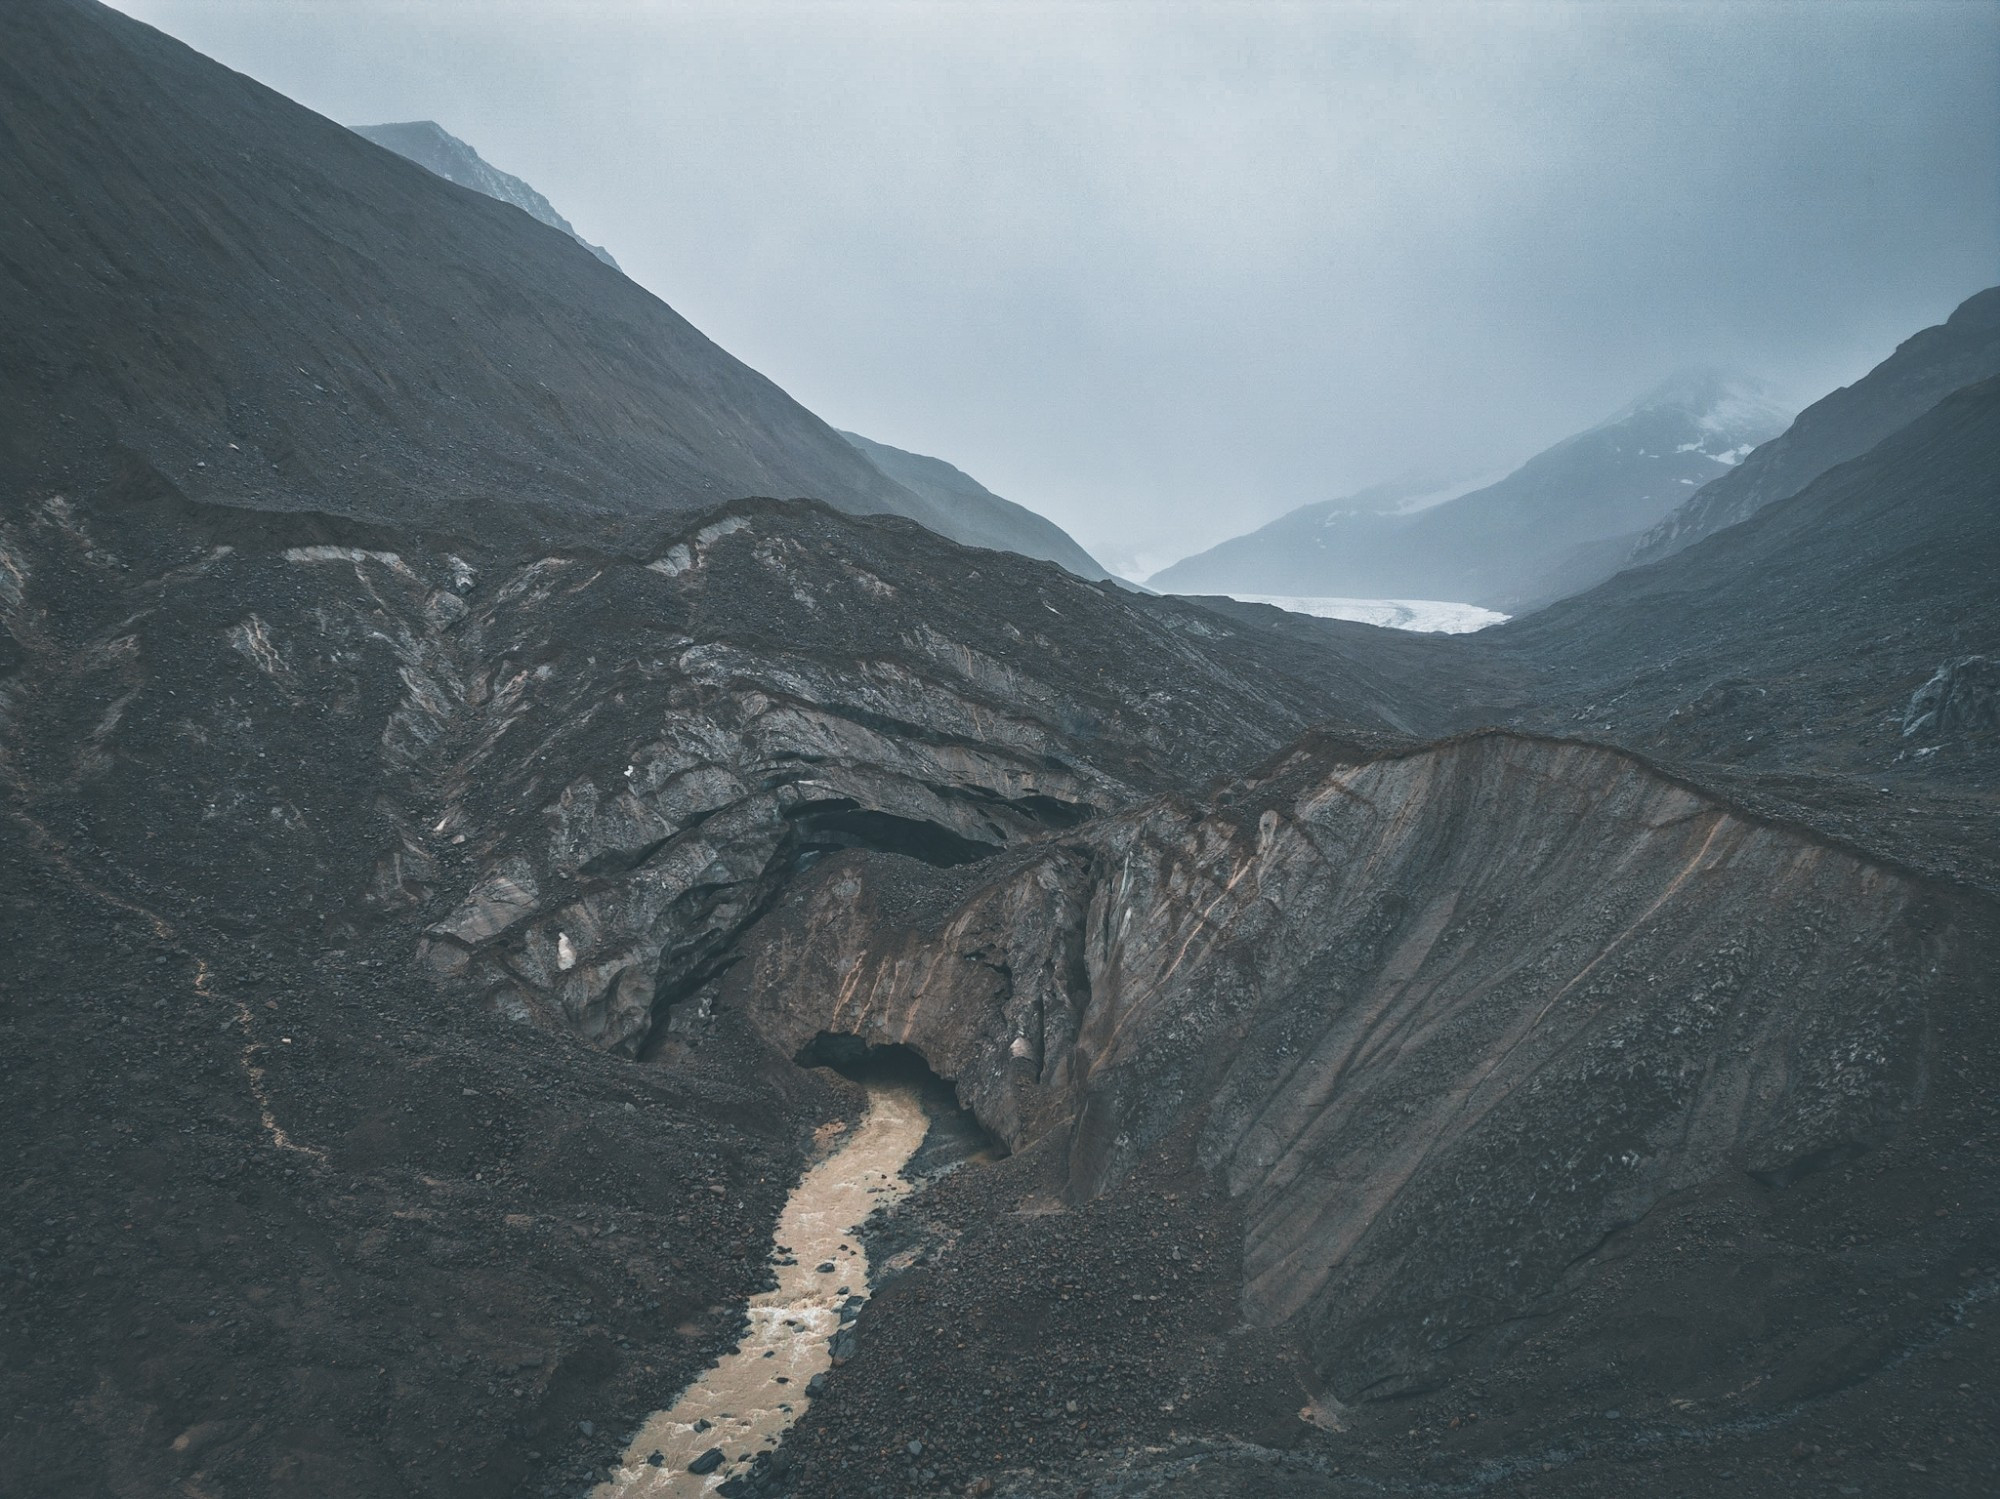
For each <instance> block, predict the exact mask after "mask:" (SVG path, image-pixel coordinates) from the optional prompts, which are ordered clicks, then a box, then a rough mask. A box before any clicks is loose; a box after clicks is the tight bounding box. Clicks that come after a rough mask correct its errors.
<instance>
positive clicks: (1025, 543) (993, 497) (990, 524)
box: [840, 432, 1111, 579]
mask: <svg viewBox="0 0 2000 1499" xmlns="http://www.w3.org/2000/svg"><path fill="white" fill-rule="evenodd" d="M840 435H841V436H842V437H844V438H846V439H847V440H848V441H849V442H851V443H853V444H854V446H855V449H856V450H857V451H858V452H860V453H861V454H862V455H863V456H864V457H866V458H867V459H868V461H869V462H870V463H872V464H874V465H875V466H876V467H877V468H879V469H880V470H882V472H883V473H885V474H887V475H888V476H889V477H890V478H891V479H894V480H895V481H896V482H897V483H898V484H900V485H902V486H903V488H905V489H907V490H909V491H910V492H911V493H912V494H917V495H922V496H923V497H924V498H925V499H928V500H931V501H933V502H934V503H935V504H936V505H937V506H938V507H939V508H940V509H948V510H950V511H951V512H952V513H953V514H954V515H956V516H958V517H959V524H958V528H957V529H956V530H954V531H951V532H949V533H947V534H949V535H950V536H951V538H952V540H954V541H962V542H964V543H965V544H966V545H967V546H977V547H987V548H990V549H992V550H995V551H1008V552H1019V553H1020V554H1021V555H1022V556H1023V557H1040V558H1042V559H1044V560H1045V561H1049V562H1059V563H1061V564H1062V565H1063V566H1064V567H1066V568H1068V569H1069V570H1070V571H1071V572H1073V573H1075V574H1076V575H1077V576H1078V577H1079V578H1092V579H1096V578H1109V577H1110V576H1111V574H1110V572H1108V571H1107V570H1106V569H1105V567H1104V565H1103V564H1102V563H1101V562H1099V561H1098V560H1097V559H1096V558H1095V557H1093V556H1091V555H1090V553H1088V552H1086V551H1085V550H1084V549H1083V548H1082V547H1080V546H1078V545H1077V544H1076V542H1075V541H1073V540H1072V539H1071V538H1070V535H1069V533H1068V532H1067V531H1065V530H1063V528H1062V527H1061V526H1058V525H1057V524H1056V523H1055V522H1054V521H1051V520H1044V519H1043V518H1042V517H1041V516H1039V515H1037V514H1035V512H1034V511H1032V510H1030V509H1028V507H1027V506H1025V505H1016V504H1015V503H1014V502H1013V501H1012V500H1003V499H1001V498H1000V496H999V495H997V494H995V493H994V492H993V491H992V490H990V489H988V488H987V487H986V486H985V485H984V484H981V483H980V482H979V481H978V480H977V479H975V478H973V477H972V476H971V475H970V474H968V473H965V472H964V471H963V470H960V469H957V468H954V467H953V466H952V465H951V464H949V463H946V462H945V461H944V460H943V459H942V458H926V457H925V456H924V455H923V454H921V453H906V452H904V451H903V450H902V449H901V448H892V447H890V446H889V445H888V444H887V443H886V442H875V441H872V440H871V439H869V438H866V437H863V436H862V435H861V434H860V433H858V432H843V433H841V434H840Z"/></svg>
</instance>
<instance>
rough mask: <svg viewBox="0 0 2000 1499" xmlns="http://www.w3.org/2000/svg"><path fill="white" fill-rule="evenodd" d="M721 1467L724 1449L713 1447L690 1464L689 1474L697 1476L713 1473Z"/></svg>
mask: <svg viewBox="0 0 2000 1499" xmlns="http://www.w3.org/2000/svg"><path fill="white" fill-rule="evenodd" d="M721 1466H722V1449H721V1448H720V1447H711V1448H709V1449H708V1451H706V1452H704V1453H702V1455H701V1456H700V1457H698V1458H696V1459H695V1460H694V1461H693V1462H691V1463H689V1464H688V1472H690V1473H696V1474H699V1473H713V1472H714V1471H715V1470H716V1469H717V1468H719V1467H721Z"/></svg>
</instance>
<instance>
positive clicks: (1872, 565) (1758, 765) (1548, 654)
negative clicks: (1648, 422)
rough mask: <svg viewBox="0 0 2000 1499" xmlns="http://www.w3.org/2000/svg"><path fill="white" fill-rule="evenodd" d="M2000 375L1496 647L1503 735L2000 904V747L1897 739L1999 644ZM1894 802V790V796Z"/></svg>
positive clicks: (1500, 631) (1972, 738)
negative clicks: (1945, 878)
mask: <svg viewBox="0 0 2000 1499" xmlns="http://www.w3.org/2000/svg"><path fill="white" fill-rule="evenodd" d="M1996 578H2000V379H1995V380H1987V381H1985V382H1983V383H1981V384H1978V385H1975V386H1972V387H1970V388H1968V389H1965V390H1962V391H1959V392H1957V393H1956V394H1954V395H1952V396H1949V397H1948V398H1946V399H1945V400H1943V401H1941V402H1939V403H1938V404H1937V405H1935V406H1934V407H1933V408H1931V409H1930V410H1929V411H1928V412H1926V413H1925V414H1924V415H1923V416H1921V417H1919V418H1918V419H1917V420H1915V421H1913V422H1912V423H1911V424H1910V425H1909V426H1907V427H1905V428H1904V429H1902V430H1901V431H1899V432H1897V433H1895V434H1894V435H1892V436H1890V437H1889V438H1887V439H1885V440H1884V441H1882V442H1881V443H1879V444H1877V445H1876V446H1875V447H1874V448H1872V449H1870V450H1869V451H1868V452H1867V453H1866V454H1864V455H1863V456H1861V457H1860V458H1856V459H1853V460H1851V461H1849V462H1847V463H1844V464H1841V465H1839V466H1838V467H1836V468H1834V469H1832V470H1830V471H1829V472H1827V473H1826V474H1824V475H1822V476H1821V477H1820V478H1819V479H1817V480H1815V481H1814V482H1813V483H1812V484H1810V485H1808V486H1807V487H1806V488H1805V489H1804V490H1802V491H1800V492H1799V493H1798V494H1796V495H1793V496H1792V497H1791V498H1789V499H1785V500H1781V501H1778V502H1777V503H1775V504H1772V505H1769V506H1766V507H1765V508H1764V509H1762V510H1760V511H1759V512H1758V513H1757V514H1756V515H1754V516H1752V517H1751V518H1750V519H1749V520H1747V521H1744V522H1743V523H1741V524H1740V525H1736V526H1732V527H1730V528H1728V529H1727V530H1725V531H1721V532H1718V533H1716V534H1715V535H1713V536H1711V537H1708V538H1707V539H1705V540H1703V541H1701V542H1699V543H1697V544H1695V545H1694V546H1691V547H1689V548H1687V549H1686V550H1685V551H1682V552H1679V553H1677V554H1675V555H1673V556H1671V557H1668V558H1667V559H1666V560H1665V561H1662V562H1659V563H1655V564H1653V565H1651V566H1646V567H1637V568H1632V569H1630V570H1628V571H1626V572H1623V573H1620V574H1619V575H1618V576H1617V577H1616V578H1613V579H1612V580H1611V581H1610V582H1608V583H1605V584H1602V585H1601V586H1599V587H1597V588H1595V589H1593V590H1591V591H1590V592H1589V593H1586V594H1581V595H1579V596H1577V597H1576V598H1574V599H1566V600H1564V601H1563V602H1562V603H1560V604H1557V605H1555V606H1553V607H1551V608H1549V609H1546V610H1544V611H1542V612H1541V613H1539V614H1535V615H1531V616H1529V617H1527V618H1525V619H1521V620H1516V621H1512V622H1510V623H1508V624H1506V625H1502V626H1499V627H1497V628H1496V629H1494V630H1491V631H1488V632H1485V634H1484V635H1482V637H1481V642H1482V649H1483V650H1486V651H1489V652H1492V653H1493V655H1492V657H1491V658H1490V659H1491V662H1492V664H1493V666H1494V668H1495V669H1496V670H1500V671H1502V672H1505V671H1506V670H1507V669H1508V668H1509V667H1512V668H1516V669H1519V670H1520V671H1522V672H1523V673H1524V675H1523V676H1522V677H1520V678H1519V679H1518V680H1519V690H1520V691H1521V693H1522V697H1523V701H1524V702H1526V703H1529V704H1532V705H1533V706H1532V707H1530V708H1529V709H1527V711H1525V712H1518V713H1506V714H1503V715H1502V716H1503V717H1505V718H1507V719H1508V720H1509V721H1513V722H1517V723H1522V724H1532V725H1537V726H1542V727H1547V728H1561V729H1565V730H1567V731H1569V732H1577V731H1579V730H1581V731H1584V732H1590V733H1596V734H1610V735H1614V736H1616V737H1617V738H1618V739H1619V740H1620V742H1622V743H1626V744H1629V745H1632V746H1634V747H1636V748H1640V749H1643V750H1644V751H1646V752H1647V753H1649V754H1654V755H1659V756H1663V757H1666V758H1669V759H1671V760H1673V761H1675V762H1677V763H1680V764H1684V765H1699V766H1701V767H1702V771H1701V773H1702V774H1704V775H1706V776H1710V777H1721V778H1724V779H1726V780H1727V781H1728V783H1729V784H1730V785H1732V786H1733V787H1734V788H1735V789H1736V794H1738V795H1742V796H1752V797H1760V798H1766V799H1767V803H1766V804H1768V805H1771V806H1773V807H1776V808H1781V809H1783V810H1784V811H1785V812H1786V813H1787V815H1791V816H1797V817H1802V818H1805V819H1807V820H1809V821H1813V822H1815V823H1817V824H1819V825H1821V826H1825V827H1829V828H1835V829H1839V830H1842V831H1843V832H1846V833H1848V834H1849V835H1851V836H1861V837H1863V838H1864V839H1865V840H1866V841H1868V842H1869V843H1870V844H1871V846H1873V847H1876V848H1880V849H1883V850H1886V851H1893V852H1894V853H1895V855H1896V856H1897V857H1898V858H1902V859H1905V860H1907V861H1909V862H1911V863H1914V864H1918V865H1921V866H1925V867H1930V868H1934V869H1938V870H1940V871H1941V872H1944V871H1949V872H1953V873H1955V874H1957V875H1958V876H1959V877H1961V878H1969V879H1974V880H1976V881H1978V882H1980V883H1982V884H1985V885H1986V886H1987V887H1988V888H1991V889H2000V854H1996V849H2000V740H1996V738H1995V736H1994V735H1993V734H1991V733H1990V732H1967V733H1962V734H1954V735H1950V736H1947V737H1945V738H1943V739H1937V738H1909V737H1905V735H1904V733H1903V728H1904V723H1905V714H1906V710H1907V707H1908V704H1909V701H1910V696H1911V694H1912V693H1913V692H1914V691H1915V690H1916V689H1917V688H1918V687H1919V686H1921V685H1922V684H1923V683H1924V682H1925V681H1927V680H1928V679H1929V678H1930V677H1931V676H1932V675H1933V674H1934V673H1935V672H1936V671H1937V670H1938V668H1939V666H1940V665H1942V664H1944V663H1945V662H1947V661H1951V660H1956V659H1959V658H1962V657H1965V656H1968V655H1976V654H1987V655H1991V654H1993V653H1994V652H1995V650H1996V648H2000V587H1996V585H1995V581H1994V580H1995V579H1996ZM1885 792H1889V793H1892V794H1884V793H1885Z"/></svg>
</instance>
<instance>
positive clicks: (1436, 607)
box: [1227, 593, 1507, 635]
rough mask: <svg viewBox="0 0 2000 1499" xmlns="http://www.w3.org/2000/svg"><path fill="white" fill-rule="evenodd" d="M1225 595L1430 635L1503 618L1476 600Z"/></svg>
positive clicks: (1462, 630)
mask: <svg viewBox="0 0 2000 1499" xmlns="http://www.w3.org/2000/svg"><path fill="white" fill-rule="evenodd" d="M1227 597H1229V598H1232V599H1235V600H1237V601H1238V602H1239V603H1244V604H1270V605H1272V606H1273V607H1274V608H1278V609H1288V610H1290V611H1291V612H1292V613H1293V614H1310V615H1312V616H1313V617H1314V618H1315V619H1351V620H1354V621H1356V622H1358V623H1360V624H1364V625H1380V626H1382V627H1383V628H1384V629H1389V630H1415V631H1417V632H1419V633H1422V634H1432V635H1470V634H1471V633H1472V632H1473V631H1475V630H1483V629H1485V628H1486V627H1487V626H1488V625H1497V624H1499V623H1500V622H1501V621H1502V620H1504V619H1506V618H1507V616H1506V615H1504V614H1501V613H1499V612H1498V611H1496V610H1493V609H1486V608H1482V607H1481V606H1480V605H1478V604H1457V603H1451V602H1449V601H1447V600H1443V599H1336V598H1303V597H1299V596H1296V595H1293V594H1282V593H1232V594H1229V595H1227Z"/></svg>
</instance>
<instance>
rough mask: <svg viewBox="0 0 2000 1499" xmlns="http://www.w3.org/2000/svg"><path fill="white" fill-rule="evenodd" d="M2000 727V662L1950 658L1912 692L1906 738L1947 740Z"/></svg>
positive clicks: (1905, 715)
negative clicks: (1950, 659)
mask: <svg viewBox="0 0 2000 1499" xmlns="http://www.w3.org/2000/svg"><path fill="white" fill-rule="evenodd" d="M1996 730H2000V661H1995V660H1994V659H1993V658H1992V657H1991V656H1961V657H1959V659H1958V660H1956V661H1947V662H1945V663H1944V665H1942V666H1940V667H1939V668H1938V669H1937V672H1936V674H1935V675H1934V676H1932V678H1931V679H1930V680H1929V681H1928V682H1926V683H1924V685H1923V686H1921V687H1919V688H1918V689H1917V690H1916V691H1915V692H1913V693H1911V694H1910V706H1909V707H1908V708H1906V709H1905V710H1904V712H1903V737H1904V738H1905V739H1912V738H1915V739H1947V738H1956V737H1958V736H1959V735H1963V734H1991V733H1993V732H1995V731H1996Z"/></svg>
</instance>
